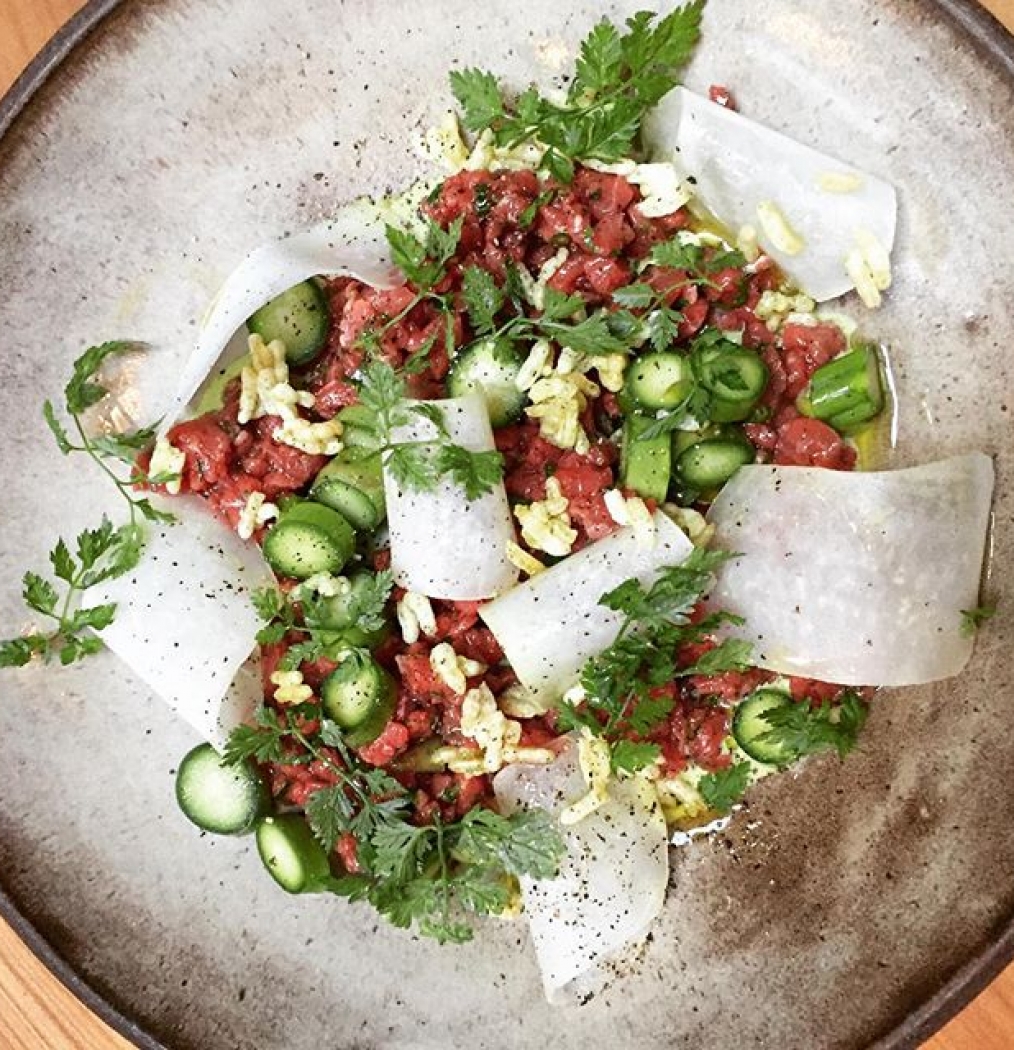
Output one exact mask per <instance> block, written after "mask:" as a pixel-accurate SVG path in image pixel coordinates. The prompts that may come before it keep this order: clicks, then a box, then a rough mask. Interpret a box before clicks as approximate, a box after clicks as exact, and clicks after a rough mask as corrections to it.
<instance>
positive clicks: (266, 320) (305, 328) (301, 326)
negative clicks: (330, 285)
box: [246, 281, 331, 365]
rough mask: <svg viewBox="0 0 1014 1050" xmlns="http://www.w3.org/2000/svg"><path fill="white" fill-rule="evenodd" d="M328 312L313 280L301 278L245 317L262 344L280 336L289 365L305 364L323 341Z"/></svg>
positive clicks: (321, 293)
mask: <svg viewBox="0 0 1014 1050" xmlns="http://www.w3.org/2000/svg"><path fill="white" fill-rule="evenodd" d="M330 320H331V311H330V307H329V306H328V302H327V296H325V295H324V292H323V291H322V290H321V288H320V285H318V284H317V282H316V281H302V282H301V283H299V284H297V285H294V286H293V287H292V288H290V289H288V291H285V292H282V294H281V295H279V296H276V297H275V298H274V299H272V300H271V302H269V303H266V304H265V305H264V306H262V307H261V308H260V309H259V310H257V311H256V313H253V314H251V315H250V318H249V319H248V320H247V323H246V326H247V328H248V329H249V330H250V331H251V332H253V333H254V334H255V335H259V336H260V337H261V338H262V339H263V340H264V342H265V343H270V342H272V340H275V339H281V341H282V342H283V343H284V344H285V357H286V359H287V360H288V362H289V364H290V365H305V364H307V363H308V362H310V361H312V360H313V359H314V358H315V357H316V356H317V354H318V353H320V351H321V349H322V348H323V346H324V344H325V343H326V342H327V330H328V326H329V324H330Z"/></svg>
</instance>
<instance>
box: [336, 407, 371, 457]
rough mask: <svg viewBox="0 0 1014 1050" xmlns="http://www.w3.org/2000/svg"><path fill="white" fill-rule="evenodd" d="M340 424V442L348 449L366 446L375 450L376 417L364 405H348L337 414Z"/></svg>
mask: <svg viewBox="0 0 1014 1050" xmlns="http://www.w3.org/2000/svg"><path fill="white" fill-rule="evenodd" d="M338 419H340V420H341V424H342V427H343V429H342V442H343V444H344V445H345V446H346V448H349V447H359V446H363V445H368V446H370V447H371V448H376V445H377V435H376V417H375V416H374V414H373V412H371V411H370V410H369V409H368V408H367V407H366V406H365V405H349V406H348V407H347V408H343V409H342V410H341V411H340V412H339V413H338Z"/></svg>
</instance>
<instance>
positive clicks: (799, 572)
mask: <svg viewBox="0 0 1014 1050" xmlns="http://www.w3.org/2000/svg"><path fill="white" fill-rule="evenodd" d="M992 490H993V463H992V461H991V460H990V458H989V457H988V456H986V455H983V454H982V453H978V452H975V453H971V454H969V455H964V456H956V457H954V458H952V459H946V460H941V461H940V462H936V463H928V464H925V465H923V466H919V467H911V468H908V469H905V470H893V471H883V472H875V473H847V472H841V471H833V470H821V469H819V468H809V467H772V466H749V467H741V468H740V470H739V471H738V472H737V473H736V475H735V476H734V477H733V478H732V480H731V481H730V482H729V483H728V484H727V485H726V487H725V488H724V489H723V490H722V492H721V494H720V495H719V497H718V499H717V500H716V501H715V503H714V504H713V505H712V507H711V511H710V512H709V515H708V517H709V520H710V521H711V523H712V524H713V525H715V526H716V528H717V542H718V544H719V545H720V546H722V547H725V548H726V549H727V550H731V551H737V552H739V553H740V554H741V555H742V557H740V558H737V559H734V560H732V561H730V562H728V563H726V565H724V566H723V567H722V569H721V570H720V572H719V574H718V584H717V586H716V588H715V590H714V592H713V593H712V595H711V601H712V602H713V603H714V605H715V606H716V607H718V608H722V609H726V610H728V611H729V612H733V613H738V614H739V615H740V616H742V617H744V618H745V621H746V623H745V624H744V625H743V626H741V627H736V628H733V629H731V632H730V633H733V634H735V635H737V636H738V637H742V638H746V639H748V640H750V641H752V642H753V643H754V645H755V647H756V649H755V657H754V658H755V662H756V664H757V665H758V666H760V667H766V668H768V669H770V670H772V671H778V672H780V673H783V674H792V675H802V676H805V677H808V678H817V679H820V680H822V681H826V682H838V683H841V684H843V685H915V684H917V683H920V682H931V681H935V680H937V679H940V678H947V677H949V676H950V675H955V674H957V673H958V672H959V671H960V670H961V669H962V667H964V665H965V662H966V661H967V660H968V658H969V656H970V655H971V651H972V639H971V638H970V637H967V636H966V635H965V634H964V633H963V632H962V630H961V626H962V616H961V611H962V610H963V609H971V608H973V607H974V606H976V605H977V603H978V591H979V577H980V573H981V569H982V558H983V549H984V546H985V541H986V532H987V528H988V524H989V507H990V499H991V495H992Z"/></svg>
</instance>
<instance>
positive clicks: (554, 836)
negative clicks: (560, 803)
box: [456, 809, 567, 879]
mask: <svg viewBox="0 0 1014 1050" xmlns="http://www.w3.org/2000/svg"><path fill="white" fill-rule="evenodd" d="M456 850H457V852H458V853H459V855H461V856H462V857H464V858H465V859H466V860H467V861H468V862H469V863H471V864H476V865H480V866H482V867H488V866H496V867H498V868H500V869H502V870H503V871H506V872H508V873H509V874H511V875H530V876H531V877H532V878H536V879H549V878H552V877H553V876H554V875H556V874H557V872H558V871H559V870H560V862H561V861H562V860H563V858H564V857H565V856H566V852H567V848H566V845H565V844H564V842H563V839H562V838H561V837H560V833H559V832H558V831H557V829H556V825H555V824H554V823H553V821H552V819H551V818H550V817H549V815H548V814H547V813H546V812H545V810H541V809H536V810H531V811H524V810H523V811H520V812H518V813H515V814H513V815H511V816H509V817H504V816H500V815H499V814H497V813H494V812H492V810H488V809H473V810H470V811H469V812H468V813H467V814H465V816H464V817H462V819H461V824H460V831H459V834H458V840H457V845H456Z"/></svg>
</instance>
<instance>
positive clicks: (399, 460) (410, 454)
mask: <svg viewBox="0 0 1014 1050" xmlns="http://www.w3.org/2000/svg"><path fill="white" fill-rule="evenodd" d="M385 466H386V467H387V471H388V473H389V474H390V475H391V477H392V478H393V479H394V481H395V483H396V484H397V485H398V486H400V487H401V488H402V489H405V490H412V491H415V492H430V491H432V490H433V489H435V488H436V486H437V484H438V482H439V481H440V476H441V471H440V468H439V466H438V461H437V452H436V448H435V446H434V445H433V444H429V443H426V444H421V445H418V444H415V445H409V444H405V445H394V446H392V447H391V449H390V450H389V451H388V454H387V459H386V460H385Z"/></svg>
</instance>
